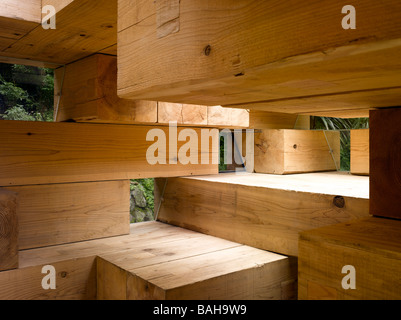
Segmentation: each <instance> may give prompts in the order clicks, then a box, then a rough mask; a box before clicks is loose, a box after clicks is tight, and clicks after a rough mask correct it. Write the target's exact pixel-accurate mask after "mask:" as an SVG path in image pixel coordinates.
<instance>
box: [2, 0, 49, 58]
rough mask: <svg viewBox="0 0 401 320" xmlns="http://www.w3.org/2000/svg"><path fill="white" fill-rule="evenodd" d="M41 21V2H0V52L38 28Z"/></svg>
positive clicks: (36, 0) (39, 0)
mask: <svg viewBox="0 0 401 320" xmlns="http://www.w3.org/2000/svg"><path fill="white" fill-rule="evenodd" d="M41 20H42V18H41V0H29V1H20V0H3V1H1V3H0V51H3V50H4V49H6V48H7V47H8V46H10V45H11V44H13V43H14V42H16V41H18V40H20V39H21V38H23V37H24V36H25V35H26V34H27V33H29V32H30V31H32V30H33V29H35V28H36V27H38V26H39V24H40V22H41Z"/></svg>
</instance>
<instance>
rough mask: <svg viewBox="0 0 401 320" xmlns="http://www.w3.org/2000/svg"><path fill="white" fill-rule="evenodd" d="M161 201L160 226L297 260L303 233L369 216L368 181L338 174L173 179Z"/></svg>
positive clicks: (232, 174)
mask: <svg viewBox="0 0 401 320" xmlns="http://www.w3.org/2000/svg"><path fill="white" fill-rule="evenodd" d="M162 189H164V185H163V186H162ZM162 194H163V193H162ZM162 198H163V202H162V204H161V207H160V212H159V216H158V219H159V220H160V221H162V222H165V223H169V224H173V225H177V226H180V227H183V228H187V229H191V230H194V231H197V232H202V233H206V234H209V235H213V236H215V237H220V238H223V239H228V240H230V241H235V242H238V243H242V244H245V245H248V246H252V247H256V248H260V249H263V250H268V251H272V252H277V253H280V254H285V255H291V256H297V255H298V233H299V232H301V231H304V230H310V229H315V228H317V227H319V226H325V225H331V224H337V223H340V222H343V221H349V220H352V219H358V218H363V217H367V216H369V179H368V178H367V177H359V176H351V175H347V174H338V173H314V174H300V175H289V176H280V175H267V174H235V173H225V174H219V175H215V176H204V177H194V178H174V179H170V178H169V179H168V181H167V185H166V187H165V191H164V194H163V195H162Z"/></svg>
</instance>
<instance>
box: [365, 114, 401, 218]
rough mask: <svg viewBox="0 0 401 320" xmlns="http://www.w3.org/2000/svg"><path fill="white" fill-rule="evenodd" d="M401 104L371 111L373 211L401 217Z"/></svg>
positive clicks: (390, 216) (371, 197) (372, 212)
mask: <svg viewBox="0 0 401 320" xmlns="http://www.w3.org/2000/svg"><path fill="white" fill-rule="evenodd" d="M400 121H401V108H389V109H381V110H375V111H371V112H370V122H369V127H370V213H371V214H372V215H374V216H381V217H388V218H396V219H401V211H400V207H401V197H400V195H401V170H400V166H401V152H400V150H401V140H400V135H401V127H400Z"/></svg>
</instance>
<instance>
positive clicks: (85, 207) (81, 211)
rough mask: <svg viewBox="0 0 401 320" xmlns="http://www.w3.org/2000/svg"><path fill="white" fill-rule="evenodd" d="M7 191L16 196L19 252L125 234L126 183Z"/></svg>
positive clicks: (127, 224)
mask: <svg viewBox="0 0 401 320" xmlns="http://www.w3.org/2000/svg"><path fill="white" fill-rule="evenodd" d="M8 189H9V190H11V191H13V192H16V193H18V200H19V201H18V206H19V210H18V220H19V238H18V240H19V241H18V242H19V249H20V250H26V249H32V248H39V247H45V246H53V245H58V244H63V243H70V242H77V241H86V240H92V239H97V238H106V237H113V236H119V235H123V234H129V224H130V220H129V206H130V197H129V180H122V181H106V182H88V183H71V184H56V185H39V186H22V187H10V188H8ZM88 226H90V227H89V228H88Z"/></svg>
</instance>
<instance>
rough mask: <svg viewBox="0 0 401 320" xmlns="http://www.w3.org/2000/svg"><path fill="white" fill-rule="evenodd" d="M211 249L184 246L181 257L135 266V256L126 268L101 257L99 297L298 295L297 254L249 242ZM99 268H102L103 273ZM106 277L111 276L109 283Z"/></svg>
mask: <svg viewBox="0 0 401 320" xmlns="http://www.w3.org/2000/svg"><path fill="white" fill-rule="evenodd" d="M199 245H202V244H201V243H199ZM199 245H198V250H199ZM182 249H185V245H183V247H182ZM205 249H206V248H203V251H205ZM176 250H180V247H178V244H177V246H176V249H175V250H172V252H175V251H176ZM209 251H210V252H206V253H203V254H195V252H196V251H194V252H188V250H187V254H186V256H184V257H181V258H178V257H174V259H171V261H169V260H170V259H166V258H164V259H162V260H164V261H161V262H159V263H157V265H155V264H152V265H149V266H144V267H134V265H135V262H134V261H133V265H132V266H131V267H129V269H124V268H122V267H121V266H120V265H119V264H116V263H114V262H113V259H111V260H110V259H109V258H106V259H103V258H99V260H98V271H99V272H100V274H99V275H98V284H99V289H100V290H102V291H100V292H101V293H102V295H101V296H99V295H98V298H99V299H100V300H107V299H113V300H115V299H118V300H124V299H128V300H208V299H212V300H287V299H291V298H292V299H294V298H295V297H296V292H295V290H294V289H295V288H294V285H295V283H296V259H294V258H288V257H284V256H280V255H277V254H273V253H270V252H266V251H262V250H258V249H255V248H251V247H247V246H237V247H233V248H227V249H220V250H217V249H215V248H214V250H213V251H212V250H211V249H209ZM151 253H153V252H151ZM171 255H173V254H172V253H171ZM124 264H125V265H128V263H127V262H125V263H124ZM102 272H105V274H104V275H103V276H102ZM99 276H100V277H101V278H100V279H99ZM110 277H111V278H110ZM107 279H114V281H113V283H110V282H108V281H107ZM99 280H100V281H99ZM101 280H103V281H101ZM124 289H125V290H124Z"/></svg>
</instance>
